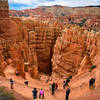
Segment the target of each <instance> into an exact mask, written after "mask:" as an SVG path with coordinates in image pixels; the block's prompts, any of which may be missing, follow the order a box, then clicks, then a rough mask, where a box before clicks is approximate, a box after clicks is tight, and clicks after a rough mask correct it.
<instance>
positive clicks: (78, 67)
mask: <svg viewBox="0 0 100 100" xmlns="http://www.w3.org/2000/svg"><path fill="white" fill-rule="evenodd" d="M99 37H100V36H99V32H98V33H93V32H88V31H86V30H84V29H82V28H80V27H77V26H73V27H70V28H69V29H66V30H65V32H64V33H63V34H62V36H61V37H59V38H58V39H57V41H56V44H55V47H54V54H53V58H52V63H53V65H52V66H53V73H54V74H55V75H57V76H70V75H75V74H81V73H84V72H87V71H89V69H90V67H91V66H92V65H95V61H94V59H95V57H96V54H98V52H97V51H98V49H97V48H99V46H98V42H99Z"/></svg>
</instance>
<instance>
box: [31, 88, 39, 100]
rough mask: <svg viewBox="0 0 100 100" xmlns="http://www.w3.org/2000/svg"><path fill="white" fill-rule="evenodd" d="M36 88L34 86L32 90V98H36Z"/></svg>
mask: <svg viewBox="0 0 100 100" xmlns="http://www.w3.org/2000/svg"><path fill="white" fill-rule="evenodd" d="M37 92H38V91H37V89H36V88H34V90H33V91H32V93H33V99H37Z"/></svg>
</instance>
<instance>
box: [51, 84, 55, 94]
mask: <svg viewBox="0 0 100 100" xmlns="http://www.w3.org/2000/svg"><path fill="white" fill-rule="evenodd" d="M51 94H52V95H54V94H55V83H53V84H52V93H51Z"/></svg>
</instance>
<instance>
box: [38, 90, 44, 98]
mask: <svg viewBox="0 0 100 100" xmlns="http://www.w3.org/2000/svg"><path fill="white" fill-rule="evenodd" d="M41 98H42V99H44V91H43V89H41V90H40V93H39V99H41Z"/></svg>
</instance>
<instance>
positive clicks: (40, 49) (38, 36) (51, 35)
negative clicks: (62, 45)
mask: <svg viewBox="0 0 100 100" xmlns="http://www.w3.org/2000/svg"><path fill="white" fill-rule="evenodd" d="M60 34H61V32H60V31H59V29H58V30H56V28H55V27H37V28H36V29H35V30H34V31H31V32H30V33H29V35H30V53H31V54H32V52H34V51H35V52H36V57H37V66H38V71H39V72H40V73H41V72H44V73H46V74H49V73H51V72H52V63H51V58H52V55H53V46H54V44H55V41H56V39H57V37H59V35H60ZM33 54H34V53H33Z"/></svg>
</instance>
